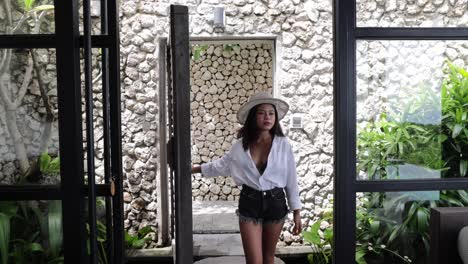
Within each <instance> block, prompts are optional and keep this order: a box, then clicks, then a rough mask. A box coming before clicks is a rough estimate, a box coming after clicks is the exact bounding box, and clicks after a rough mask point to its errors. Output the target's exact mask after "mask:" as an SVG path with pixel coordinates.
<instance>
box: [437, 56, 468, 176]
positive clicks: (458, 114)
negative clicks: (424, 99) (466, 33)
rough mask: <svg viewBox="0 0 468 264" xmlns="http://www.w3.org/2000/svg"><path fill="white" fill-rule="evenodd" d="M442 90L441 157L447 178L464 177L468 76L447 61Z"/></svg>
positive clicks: (467, 147) (467, 145)
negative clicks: (445, 76) (444, 136)
mask: <svg viewBox="0 0 468 264" xmlns="http://www.w3.org/2000/svg"><path fill="white" fill-rule="evenodd" d="M447 64H448V69H447V74H448V77H447V78H446V79H445V80H444V82H443V84H442V89H441V97H442V132H443V134H445V135H447V142H446V143H445V144H444V146H443V147H444V149H443V150H444V151H443V157H444V160H446V161H447V163H448V165H449V168H450V169H449V170H448V172H447V175H448V176H449V177H465V176H466V175H467V168H468V157H467V153H468V73H467V72H466V71H465V70H464V69H463V68H460V67H457V66H455V65H453V64H451V63H450V62H448V63H447Z"/></svg>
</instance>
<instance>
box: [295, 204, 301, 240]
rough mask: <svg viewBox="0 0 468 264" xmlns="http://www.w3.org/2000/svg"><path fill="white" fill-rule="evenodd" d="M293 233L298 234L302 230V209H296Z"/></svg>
mask: <svg viewBox="0 0 468 264" xmlns="http://www.w3.org/2000/svg"><path fill="white" fill-rule="evenodd" d="M293 215H294V228H293V235H295V236H298V235H299V234H300V233H301V232H302V222H301V210H299V209H297V210H294V214H293Z"/></svg>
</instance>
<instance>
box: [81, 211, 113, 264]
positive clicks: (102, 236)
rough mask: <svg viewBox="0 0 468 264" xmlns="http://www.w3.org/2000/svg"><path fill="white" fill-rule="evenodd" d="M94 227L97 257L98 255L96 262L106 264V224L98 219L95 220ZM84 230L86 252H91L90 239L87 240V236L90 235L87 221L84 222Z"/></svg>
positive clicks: (107, 259)
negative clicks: (95, 230)
mask: <svg viewBox="0 0 468 264" xmlns="http://www.w3.org/2000/svg"><path fill="white" fill-rule="evenodd" d="M96 227H97V257H98V263H100V264H108V263H109V258H108V256H107V251H106V243H107V229H106V225H105V224H103V223H102V222H101V221H100V220H96ZM86 230H87V232H88V241H87V250H88V254H91V248H90V241H89V236H90V233H89V232H90V231H89V224H88V223H86Z"/></svg>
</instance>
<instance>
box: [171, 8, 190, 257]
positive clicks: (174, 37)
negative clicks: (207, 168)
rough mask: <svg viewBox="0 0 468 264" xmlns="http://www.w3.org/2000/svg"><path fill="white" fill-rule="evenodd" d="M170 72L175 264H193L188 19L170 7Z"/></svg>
mask: <svg viewBox="0 0 468 264" xmlns="http://www.w3.org/2000/svg"><path fill="white" fill-rule="evenodd" d="M170 28H171V29H170V35H169V46H168V48H169V50H168V52H167V55H168V57H167V63H168V65H167V69H168V78H169V80H168V115H169V116H168V120H169V137H170V139H169V144H168V161H169V165H170V168H171V173H170V175H171V178H172V179H170V183H171V195H172V204H173V205H172V219H173V223H172V225H171V226H172V227H173V230H172V234H173V237H174V238H175V247H174V248H173V249H174V251H175V252H173V254H174V263H177V264H186V263H193V227H192V176H191V154H190V150H191V142H190V54H189V19H188V8H187V7H186V6H180V5H171V7H170Z"/></svg>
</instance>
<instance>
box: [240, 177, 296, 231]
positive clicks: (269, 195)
mask: <svg viewBox="0 0 468 264" xmlns="http://www.w3.org/2000/svg"><path fill="white" fill-rule="evenodd" d="M236 213H237V215H238V216H239V221H241V222H249V221H250V222H254V223H255V224H258V223H263V224H268V223H281V222H283V221H284V220H285V219H286V217H287V216H288V206H287V205H286V195H285V192H284V189H283V188H274V189H271V190H267V191H258V190H255V189H253V188H251V187H249V186H247V185H245V184H244V185H242V191H241V194H240V198H239V208H238V209H237V211H236Z"/></svg>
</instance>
